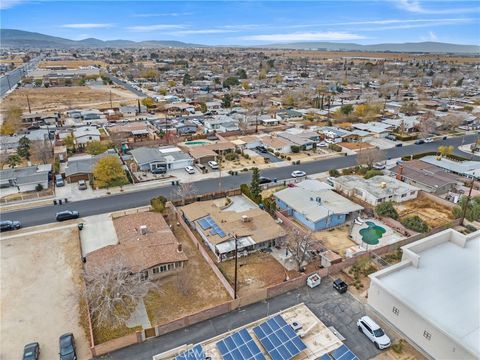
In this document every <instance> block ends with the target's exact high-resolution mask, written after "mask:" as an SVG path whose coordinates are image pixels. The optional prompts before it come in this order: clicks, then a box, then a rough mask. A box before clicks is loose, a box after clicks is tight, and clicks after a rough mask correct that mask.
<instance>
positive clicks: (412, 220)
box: [400, 215, 428, 233]
mask: <svg viewBox="0 0 480 360" xmlns="http://www.w3.org/2000/svg"><path fill="white" fill-rule="evenodd" d="M400 222H401V223H402V225H403V226H405V227H406V228H407V229H410V230H413V231H416V232H419V233H424V232H427V231H428V225H427V224H426V223H425V221H423V220H422V218H421V217H420V216H418V215H412V216H408V217H406V218H404V219H402V220H401V221H400Z"/></svg>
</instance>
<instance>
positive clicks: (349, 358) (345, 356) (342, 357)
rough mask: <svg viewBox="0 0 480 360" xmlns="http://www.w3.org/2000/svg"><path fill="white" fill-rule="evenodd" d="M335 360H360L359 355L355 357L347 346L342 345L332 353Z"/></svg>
mask: <svg viewBox="0 0 480 360" xmlns="http://www.w3.org/2000/svg"><path fill="white" fill-rule="evenodd" d="M330 355H332V357H333V358H334V359H335V360H358V357H357V355H355V354H354V353H353V352H352V351H351V350H350V349H349V348H348V346H347V345H342V346H340V347H339V348H338V349H336V350H334V351H332V352H331V353H330Z"/></svg>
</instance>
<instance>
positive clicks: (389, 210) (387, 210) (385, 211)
mask: <svg viewBox="0 0 480 360" xmlns="http://www.w3.org/2000/svg"><path fill="white" fill-rule="evenodd" d="M375 212H376V213H377V215H379V216H385V217H389V218H392V219H393V220H398V212H397V210H396V209H395V208H394V207H393V203H392V202H391V201H387V202H384V203H381V204H378V205H377V207H376V208H375Z"/></svg>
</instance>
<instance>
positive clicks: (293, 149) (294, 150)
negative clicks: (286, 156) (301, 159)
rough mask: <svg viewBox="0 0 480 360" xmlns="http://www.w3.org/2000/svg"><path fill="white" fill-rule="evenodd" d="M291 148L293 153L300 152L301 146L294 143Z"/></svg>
mask: <svg viewBox="0 0 480 360" xmlns="http://www.w3.org/2000/svg"><path fill="white" fill-rule="evenodd" d="M290 150H292V153H294V154H298V153H299V152H300V146H297V145H292V146H290Z"/></svg>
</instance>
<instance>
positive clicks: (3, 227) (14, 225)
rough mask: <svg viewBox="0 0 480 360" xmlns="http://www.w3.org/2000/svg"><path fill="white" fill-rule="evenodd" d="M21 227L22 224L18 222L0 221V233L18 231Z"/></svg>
mask: <svg viewBox="0 0 480 360" xmlns="http://www.w3.org/2000/svg"><path fill="white" fill-rule="evenodd" d="M21 227H22V223H21V222H20V221H14V220H2V221H0V231H1V232H3V231H10V230H18V229H20V228H21Z"/></svg>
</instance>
